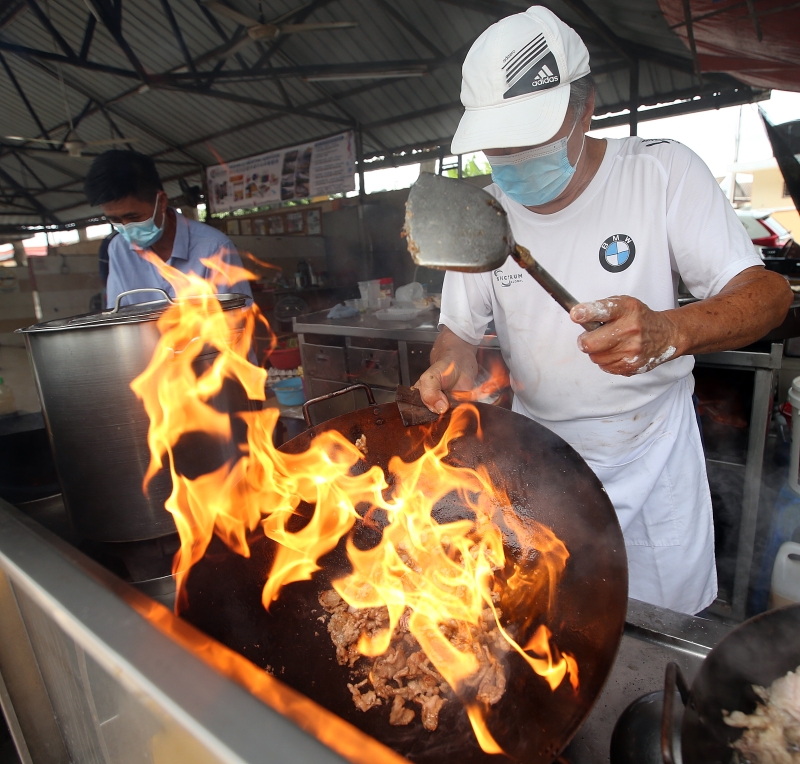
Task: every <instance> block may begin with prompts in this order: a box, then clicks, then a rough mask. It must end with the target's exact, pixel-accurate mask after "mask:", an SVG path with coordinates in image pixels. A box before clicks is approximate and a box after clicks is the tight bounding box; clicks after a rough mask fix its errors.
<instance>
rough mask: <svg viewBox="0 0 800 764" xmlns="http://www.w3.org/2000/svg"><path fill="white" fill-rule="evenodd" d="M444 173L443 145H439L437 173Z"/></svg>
mask: <svg viewBox="0 0 800 764" xmlns="http://www.w3.org/2000/svg"><path fill="white" fill-rule="evenodd" d="M443 173H444V146H439V175H442V174H443Z"/></svg>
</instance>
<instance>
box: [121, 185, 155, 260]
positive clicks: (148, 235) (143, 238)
mask: <svg viewBox="0 0 800 764" xmlns="http://www.w3.org/2000/svg"><path fill="white" fill-rule="evenodd" d="M157 210H158V197H157V196H156V206H155V207H154V208H153V214H152V215H151V216H150V217H149V218H147V220H142V221H141V222H139V223H124V224H123V223H112V224H111V225H112V226H114V230H116V232H117V233H118V234H120V235H121V236H122V238H123V239H125V241H127V242H128V244H130V245H132V246H134V247H141V248H142V249H147V248H148V247H151V246H152V245H153V244H155V243H156V242H157V241H158V240H159V239H160V238H161V234H163V233H164V221H162V223H161V228H159V227H158V226H157V225H156V211H157Z"/></svg>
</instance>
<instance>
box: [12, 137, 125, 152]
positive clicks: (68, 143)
mask: <svg viewBox="0 0 800 764" xmlns="http://www.w3.org/2000/svg"><path fill="white" fill-rule="evenodd" d="M3 137H4V138H5V139H6V140H8V141H24V142H25V143H49V144H53V145H56V146H63V148H64V149H65V150H66V152H67V154H69V156H71V157H81V156H83V151H84V149H87V148H92V147H94V146H113V145H114V144H120V143H135V142H136V140H137V139H136V138H108V139H106V140H102V141H82V140H81V139H80V138H77V137H75V138H68V139H67V140H60V141H57V140H54V139H52V138H24V137H23V136H21V135H4V136H3Z"/></svg>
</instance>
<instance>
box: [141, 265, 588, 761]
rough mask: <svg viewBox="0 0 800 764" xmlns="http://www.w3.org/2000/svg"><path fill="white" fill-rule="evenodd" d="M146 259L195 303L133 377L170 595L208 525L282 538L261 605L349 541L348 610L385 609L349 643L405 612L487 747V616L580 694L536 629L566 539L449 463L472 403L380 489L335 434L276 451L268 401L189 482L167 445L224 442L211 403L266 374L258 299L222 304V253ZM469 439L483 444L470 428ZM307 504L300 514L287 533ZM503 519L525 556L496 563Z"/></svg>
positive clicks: (369, 644) (541, 667)
mask: <svg viewBox="0 0 800 764" xmlns="http://www.w3.org/2000/svg"><path fill="white" fill-rule="evenodd" d="M151 262H153V263H154V264H155V265H156V267H157V268H159V270H160V271H161V273H162V275H164V277H165V278H167V279H168V280H169V281H170V282H171V283H173V285H174V286H175V289H176V293H177V295H178V297H179V298H186V297H187V296H190V295H191V296H195V297H197V296H199V297H202V298H204V299H191V300H187V299H179V303H178V305H176V306H175V307H172V308H170V309H169V310H168V311H167V312H166V313H165V314H164V316H162V318H161V319H160V321H159V329H160V331H161V334H162V336H161V339H160V342H159V344H158V346H157V348H156V351H155V353H154V356H153V359H152V361H151V363H150V365H149V366H148V368H147V369H146V370H145V372H144V373H143V374H141V375H140V376H139V377H138V378H137V379H136V380H134V382H133V383H132V385H131V387H132V389H133V390H134V392H135V393H136V394H137V395H138V396H139V397H140V398H141V399H142V400H143V402H144V405H145V409H146V411H147V413H148V415H149V417H150V429H149V433H148V443H149V446H150V450H151V463H150V468H149V470H148V473H147V479H146V482H145V488H146V484H147V481H149V480H150V479H151V478H152V477H153V476H154V475H155V474H156V473H157V472H158V471H159V470H160V469H161V468H162V467H164V466H165V465H166V466H167V468H168V469H169V470H170V474H171V476H172V481H173V489H172V494H171V496H170V497H169V499H168V501H167V503H166V508H167V510H168V511H169V512H171V513H172V515H173V517H174V518H175V523H176V525H177V528H178V531H179V533H180V537H181V548H180V550H179V552H178V553H177V555H176V557H175V561H174V567H173V570H174V571H175V573H176V577H177V583H178V589H179V603H180V602H181V601H182V598H183V597H184V596H185V590H184V586H185V581H186V575H187V573H188V571H189V569H190V568H191V566H192V565H193V564H194V563H195V562H197V561H198V560H199V559H201V558H202V556H203V555H204V553H205V550H206V548H207V547H208V544H209V542H210V540H211V537H212V536H213V535H214V534H216V535H218V536H219V537H220V538H221V539H222V540H223V541H224V542H225V543H226V544H227V545H228V546H229V547H230V548H231V549H232V550H233V551H234V552H236V553H237V554H240V555H244V556H249V553H250V552H249V547H248V543H247V535H248V533H250V532H252V531H253V530H254V529H256V528H257V527H258V526H259V525H260V526H261V528H262V529H263V532H264V534H265V535H266V536H267V537H269V538H270V539H272V540H273V541H275V542H277V545H278V546H277V553H276V556H275V559H274V562H273V566H272V569H271V571H270V574H269V577H268V579H267V581H266V582H265V585H264V589H263V595H262V601H263V604H264V606H265V607H267V608H268V607H269V606H270V604H271V603H272V602H273V601H274V600H275V599H277V598H278V597H279V596H280V593H281V590H282V588H283V587H284V586H286V585H287V584H290V583H292V582H296V581H304V580H309V579H310V578H311V577H312V576H313V574H314V573H315V572H316V571H317V570H319V569H320V566H319V560H320V558H321V557H323V556H324V555H325V554H327V553H328V552H330V551H331V550H333V549H334V548H335V547H336V546H337V544H339V542H340V540H341V539H343V538H345V537H347V542H346V551H347V556H348V559H349V561H350V563H351V565H352V572H351V573H350V574H348V575H346V576H344V577H342V578H340V579H338V580H336V581H334V582H333V586H334V587H335V589H336V591H337V592H338V593H339V595H340V596H341V597H342V598H343V599H344V600H345V601H346V602H347V603H348V605H350V606H351V607H352V608H356V609H362V608H373V607H386V608H387V611H388V616H389V618H388V620H389V623H388V626H387V628H386V629H384V630H383V631H380V632H378V633H377V634H373V635H372V636H368V635H367V634H362V635H361V638H360V640H359V643H358V650H359V652H360V653H361V654H363V655H366V656H377V655H381V654H383V653H384V652H385V651H386V650H387V649H388V647H389V645H390V642H391V639H392V634H393V631H394V629H395V627H396V626H397V624H398V622H399V621H400V619H401V618H402V617H403V616H404V614H405V613H406V612H408V613H409V615H408V616H407V620H408V629H409V631H410V632H411V633H412V634H413V635H414V636H415V637H416V639H417V641H418V642H419V643H420V645H421V646H422V648H423V650H424V652H425V653H426V655H427V656H428V658H429V660H430V661H431V663H432V664H433V666H434V668H435V669H436V670H437V671H438V672H439V674H441V676H442V677H444V678H445V680H446V681H447V683H448V684H449V685H450V686H451V687H452V688H453V689H454V690H455V692H456V693H457V694H458V695H459V697H460V698H461V699H462V701H463V702H464V704H465V706H466V708H467V713H468V715H469V718H470V721H471V722H472V727H473V730H474V732H475V735H476V737H477V738H478V741H479V742H480V745H481V747H482V748H483V750H484V751H486V752H487V753H501V752H502V749H501V748H500V746H499V745H498V744H497V743H496V742H495V740H494V739H493V738H492V735H491V733H490V732H489V730H488V727H487V725H486V712H487V710H488V701H486V700H485V699H483V700H482V699H481V698H482V695H481V692H480V691H478V690H477V688H476V687H475V683H476V681H477V679H476V677H478V676H479V673H480V671H481V668H482V666H484V665H485V661H486V656H485V655H484V653H483V652H482V651H484V650H485V647H481V645H480V643H479V642H478V641H476V640H475V639H473V636H474V634H475V629H476V628H478V627H480V626H481V623H482V622H481V619H482V618H483V619H486V618H487V614H488V618H489V622H491V621H494V624H493V626H492V628H495V629H497V634H498V635H499V636H498V639H500V641H501V642H502V644H504V645H505V648H504V650H505V651H507V652H508V651H515V652H516V653H518V654H519V655H520V656H522V657H523V658H524V659H525V661H526V663H527V665H528V666H530V668H531V669H532V670H533V671H534V672H535V673H536V674H538V675H539V676H541V677H543V678H544V679H545V680H546V681H547V682H548V684H549V685H550V687H551V688H552V689H553V690H555V689H556V688H557V687H559V686H560V685H561V684H562V683H563V682H564V680H565V678H567V677H569V680H570V683H571V684H572V687H573V688H574V689H577V687H578V667H577V663H576V662H575V660H574V658H572V656H570V655H568V654H567V653H562V652H560V651H559V650H558V648H557V647H555V645H552V644H551V643H552V640H551V633H550V631H549V630H548V629H547V627H546V626H544V625H543V624H541V620H542V618H544V617H545V616H546V615H547V612H546V611H547V610H548V609H549V607H550V606H551V605H552V604H553V601H554V598H555V593H556V588H557V585H558V581H559V579H560V576H561V574H562V572H563V570H564V566H565V565H566V561H567V558H568V557H569V554H568V552H567V550H566V548H565V547H564V545H563V543H562V542H561V541H560V540H559V539H558V538H557V537H556V536H555V535H554V534H553V533H552V532H551V531H549V530H548V529H547V528H544V527H543V526H541V525H539V524H537V523H535V522H533V521H530V520H526V521H523V520H521V519H520V518H519V517H517V515H516V514H515V513H514V511H513V508H512V506H511V503H510V501H509V500H508V497H506V496H505V495H504V494H503V492H502V491H500V490H499V489H498V488H497V487H496V486H495V485H494V484H493V483H492V480H491V478H490V476H489V473H488V472H487V471H486V469H485V468H483V467H478V468H477V469H470V468H466V467H459V466H454V465H452V464H449V463H448V462H447V457H448V454H449V453H450V450H451V444H452V442H453V441H454V440H455V439H457V438H459V437H461V436H463V435H464V434H466V433H467V432H470V431H472V430H474V426H475V423H476V420H477V417H478V412H477V410H476V409H475V408H474V407H472V406H470V405H467V404H465V405H462V406H460V407H458V408H456V409H455V410H454V411H453V413H452V415H451V418H450V422H449V425H448V427H447V430H446V432H445V433H444V435H443V437H442V438H441V440H440V441H439V442H438V443H436V444H435V445H431V446H427V447H426V448H425V450H424V453H423V454H422V455H421V456H420V457H419V458H417V459H415V460H414V461H411V462H404V461H403V460H402V459H400V458H399V457H394V458H392V459H391V460H390V463H389V473H390V474H391V476H392V478H393V479H392V485H391V486H390V485H389V483H388V482H387V476H386V475H385V474H384V473H383V471H382V470H381V469H380V468H379V467H377V466H373V467H371V468H370V469H368V470H366V471H363V472H359V473H358V474H354V470H353V468H354V467H355V466H356V465H357V464H358V463H359V462H360V461H361V460H362V459H363V458H364V455H363V454H362V452H361V451H360V450H359V449H358V448H357V447H356V446H355V445H354V444H353V443H351V442H350V441H349V440H347V439H346V438H345V437H344V436H343V435H341V434H340V433H338V432H336V431H332V430H329V431H324V432H321V433H319V434H318V436H317V437H316V438H314V440H313V441H312V444H311V446H310V447H309V449H308V450H307V451H305V452H304V453H301V454H288V453H284V452H281V451H278V450H277V449H276V448H275V447H274V445H273V439H272V435H273V431H274V429H275V426H276V422H277V419H278V411H277V410H276V409H264V410H260V411H250V412H246V413H241V414H237V415H235V416H238V417H240V418H241V419H243V420H244V422H245V423H246V425H247V441H246V444H242V445H241V446H240V447H239V448H238V450H237V451H236V452H235V453H234V454H232V455H231V456H230V458H228V459H227V461H226V462H225V463H224V464H222V466H220V467H218V468H217V469H215V470H213V471H211V472H208V473H206V474H203V475H200V476H198V477H194V478H190V477H187V476H186V475H185V474H182V473H181V471H180V470H179V469H178V468H177V467H176V459H175V450H176V446H178V443H179V441H180V440H181V438H182V437H185V436H187V435H189V434H191V433H197V432H201V433H204V434H206V435H210V436H213V438H215V439H217V440H219V441H222V442H231V441H232V439H233V434H232V433H233V428H232V415H231V414H229V413H226V412H224V411H219V410H217V409H216V408H215V407H214V405H213V402H214V398H215V396H218V395H219V394H220V391H221V390H222V389H223V384H225V383H226V381H227V382H228V383H230V382H233V383H235V384H237V385H238V386H240V387H241V388H242V389H243V390H244V391H245V392H246V394H247V396H248V398H250V399H251V400H264V397H265V396H264V384H265V382H266V376H267V375H266V371H265V370H264V369H261V368H259V367H257V366H253V365H252V364H251V363H250V362H249V361H248V353H249V351H250V343H251V339H252V336H253V331H254V329H255V326H256V323H257V322H259V321H261V322H263V323H265V324H266V322H265V321H264V320H263V318H262V317H261V316H260V314H259V313H258V310H257V309H256V308H255V307H253V308H251V309H249V310H247V311H246V312H244V314H242V311H237V312H233V311H232V312H229V313H226V312H224V311H223V310H222V309H221V307H220V305H219V303H218V301H217V300H215V299H211V298H213V296H214V293H215V285H214V282H215V280H216V281H222V280H224V281H226V282H227V283H233V282H235V281H239V280H241V279H242V278H243V277H244V273H246V272H244V271H241V269H239V270H238V271H236V272H231V268H230V266H226V265H225V263H224V258H223V257H219V258H214V259H212V260H209V261H207V262H206V265H207V267H208V268H209V271H210V274H211V279H210V280H209V281H206V280H204V279H201V278H200V277H199V276H195V275H194V274H191V273H190V274H181V273H178V272H177V271H175V270H174V269H173V268H171V267H169V266H167V265H165V264H164V263H162V262H161V261H160V260H157V259H156V258H152V259H151ZM208 349H213V351H215V353H216V356H215V357H214V358H213V361H211V362H210V364H206V367H205V368H204V369H201V370H198V363H197V362H198V358H199V356H200V355H201V352H203V351H206V350H208ZM477 437H479V438H481V437H482V433H481V431H480V426H479V422H478V432H477ZM368 445H369V444H368V443H367V448H368ZM453 494H455V495H456V496H457V497H458V500H459V503H460V505H461V507H463V516H462V519H457V520H455V521H453V522H447V523H439V522H437V520H436V519H435V518H434V516H433V510H434V507H435V506H436V504H437V502H440V501H441V500H442V499H444V498H445V497H447V496H448V495H450V496H451V497H452V495H453ZM303 505H307V510H308V511H307V512H305V514H306V515H307V516H308V515H310V516H309V517H307V522H305V524H303V525H301V527H299V529H298V522H297V517H298V513H299V512H300V510H301V507H302V506H303ZM364 508H368V510H367V512H366V515H364ZM359 509H361V512H359V511H358V510H359ZM362 515H363V516H362ZM379 516H380V518H381V525H382V533H381V535H380V540H379V541H378V542H377V543H376V544H375V545H374V546H373V547H371V548H369V549H361V548H359V547H357V546H356V544H355V542H354V540H353V535H352V530H353V528H354V526H355V525H356V523H361V522H364V523H366V524H373V525H374V524H376V523H377V521H378V517H379ZM501 527H502V528H505V530H506V532H508V533H512V534H514V535H515V536H516V540H517V543H518V545H519V547H520V548H522V549H523V550H525V551H526V559H523V560H518V561H515V560H508V559H507V558H506V555H505V550H504V545H503V531H502V530H501ZM540 593H543V594H544V596H546V603H545V605H544V607H543V608H542V611H541V612H532V611H531V603H532V602H534V601H538V600H539V599H541V597H539V594H540ZM498 603H499V604H498ZM503 610H505V611H506V615H508V614H509V613H511V614H512V615H513V616H514V618H515V623H516V625H517V627H518V631H517V632H515V633H523V632H525V631H527V632H528V633H529V632H531V631H533V633H532V636H531V637H530V638H529V640H528V642H527V643H526V644H525V646H524V647H522V646H520V645H519V644H518V643H517V642H516V641H515V640H514V638H513V637H512V635H511V633H509V631H508V629H507V628H505V627H504V625H503V624H502V623H501V618H502V617H503V616H502V611H503ZM537 624H538V627H537V628H535V629H534V628H533V627H534V626H536V625H537Z"/></svg>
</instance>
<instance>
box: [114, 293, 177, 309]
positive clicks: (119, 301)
mask: <svg viewBox="0 0 800 764" xmlns="http://www.w3.org/2000/svg"><path fill="white" fill-rule="evenodd" d="M139 292H159V293H160V294H162V295H164V297H165V298H166V299H167V301H168V302H170V303H172V304H173V305H175V300H173V299H172V298H171V297H170V296H169V295H168V294H167V293H166V292H165V291H164V290H163V289H159V288H158V287H142V288H141V289H128V290H127V291H126V292H120V293H119V294H118V295H117V299H116V300H115V301H114V307H113V308H112V309H111V310H109V311H108V314H109V315H110V314H111V313H117V312H119V309H120V303H121V302H122V298H123V297H127V296H128V295H129V294H138V293H139Z"/></svg>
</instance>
